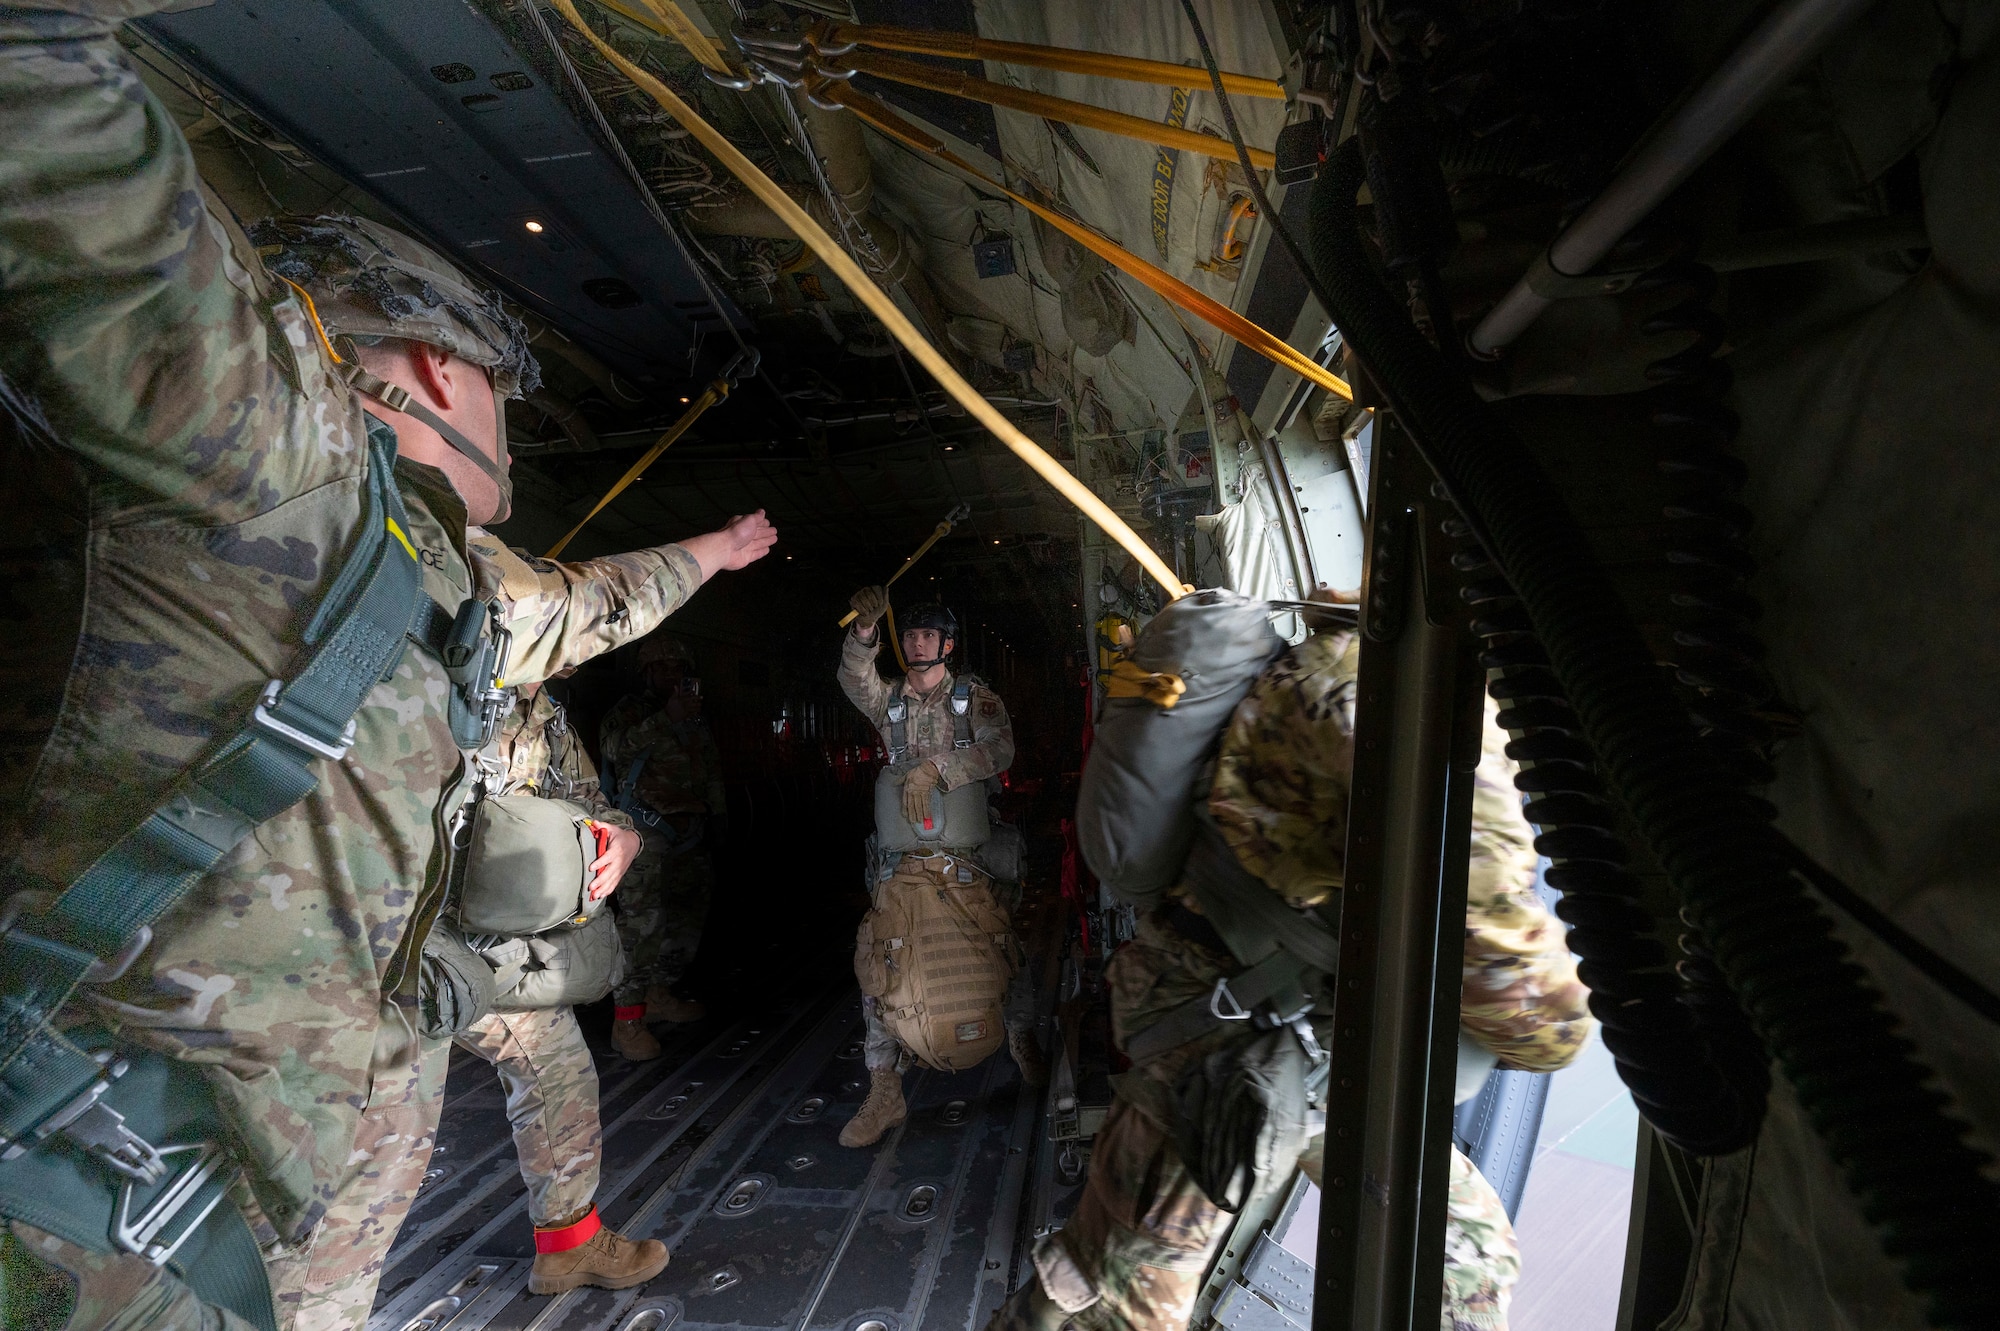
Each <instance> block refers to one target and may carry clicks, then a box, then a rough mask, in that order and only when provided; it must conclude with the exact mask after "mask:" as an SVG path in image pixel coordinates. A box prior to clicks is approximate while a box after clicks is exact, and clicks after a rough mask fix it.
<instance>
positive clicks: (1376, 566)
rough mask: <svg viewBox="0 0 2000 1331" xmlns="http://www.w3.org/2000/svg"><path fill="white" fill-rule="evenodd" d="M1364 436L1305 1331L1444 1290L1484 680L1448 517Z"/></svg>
mask: <svg viewBox="0 0 2000 1331" xmlns="http://www.w3.org/2000/svg"><path fill="white" fill-rule="evenodd" d="M1378 429H1379V430H1380V433H1379V434H1378V436H1377V444H1376V453H1375V465H1374V467H1373V471H1374V476H1373V486H1372V490H1373V494H1372V497H1371V499H1370V503H1369V513H1370V514H1371V516H1372V523H1371V527H1370V531H1369V539H1368V557H1367V577H1366V580H1365V583H1364V586H1365V589H1366V595H1365V598H1364V603H1363V611H1362V623H1363V632H1364V634H1365V637H1364V639H1363V643H1362V648H1361V671H1360V680H1359V685H1358V689H1357V708H1356V730H1355V758H1354V788H1353V797H1352V804H1351V807H1350V812H1349V830H1348V842H1347V886H1346V889H1345V891H1344V892H1343V893H1342V898H1343V900H1342V907H1341V939H1340V948H1341V957H1340V979H1339V982H1338V991H1337V994H1336V997H1335V1000H1334V1041H1333V1048H1332V1058H1333V1065H1332V1073H1331V1075H1332V1084H1331V1087H1330V1090H1329V1103H1328V1107H1327V1137H1326V1165H1325V1173H1324V1175H1323V1177H1324V1179H1325V1197H1324V1199H1323V1200H1322V1202H1321V1206H1320V1235H1319V1255H1318V1260H1317V1262H1316V1263H1315V1276H1316V1280H1315V1291H1314V1303H1313V1328H1314V1331H1429V1329H1430V1328H1432V1327H1435V1326H1436V1325H1437V1323H1438V1312H1439V1298H1440V1295H1441V1290H1442V1284H1443V1264H1444V1220H1445V1196H1446V1192H1447V1189H1448V1183H1449V1170H1450V1159H1451V1120H1452V1090H1453V1085H1454V1080H1455V1078H1454V1068H1455V1061H1456V1056H1457V1055H1456V1051H1457V1041H1458V1018H1457V1014H1458V987H1459V971H1460V967H1461V957H1462V947H1463V938H1464V932H1463V929H1462V928H1461V926H1460V921H1462V920H1463V919H1464V917H1465V876H1466V855H1467V847H1468V841H1469V835H1470V827H1471V810H1472V771H1473V768H1475V767H1476V766H1477V765H1478V759H1479V738H1480V731H1479V727H1480V720H1481V706H1482V703H1481V697H1480V682H1481V681H1480V674H1479V671H1478V669H1477V666H1476V663H1475V662H1474V660H1473V658H1472V652H1471V640H1470V638H1469V636H1468V635H1467V634H1466V633H1465V632H1464V629H1463V626H1462V622H1461V619H1462V614H1463V611H1462V608H1461V606H1460V604H1459V601H1458V597H1457V596H1456V594H1455V587H1456V579H1455V578H1454V577H1453V576H1452V573H1451V570H1450V567H1449V565H1448V563H1447V562H1446V558H1447V551H1446V550H1445V548H1444V541H1443V539H1442V536H1441V533H1440V529H1439V524H1440V522H1441V521H1442V520H1443V519H1444V518H1445V517H1446V516H1447V515H1448V514H1449V513H1450V512H1451V509H1450V506H1449V504H1448V503H1447V502H1446V501H1444V500H1441V499H1438V498H1435V497H1434V496H1433V495H1432V494H1431V491H1430V486H1431V481H1432V477H1431V475H1430V473H1429V472H1428V470H1427V469H1425V467H1424V466H1423V464H1422V462H1421V461H1420V460H1419V459H1418V458H1417V456H1416V452H1415V450H1414V449H1412V448H1411V447H1410V445H1409V442H1408V439H1407V438H1406V437H1405V436H1403V435H1402V434H1401V432H1400V430H1399V429H1398V428H1397V427H1396V426H1395V425H1394V424H1393V422H1392V421H1391V420H1390V418H1389V417H1388V416H1387V414H1386V413H1384V416H1383V418H1382V420H1381V421H1380V423H1379V424H1378Z"/></svg>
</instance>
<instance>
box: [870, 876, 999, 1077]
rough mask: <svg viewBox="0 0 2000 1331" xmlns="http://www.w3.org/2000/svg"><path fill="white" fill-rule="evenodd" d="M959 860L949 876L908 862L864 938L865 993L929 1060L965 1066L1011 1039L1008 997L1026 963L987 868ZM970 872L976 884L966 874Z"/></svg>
mask: <svg viewBox="0 0 2000 1331" xmlns="http://www.w3.org/2000/svg"><path fill="white" fill-rule="evenodd" d="M963 863H964V862H963V861H959V860H956V859H952V860H950V861H949V864H950V865H951V867H949V868H947V869H946V870H945V871H944V875H943V881H939V879H938V878H937V877H934V876H932V875H931V874H930V873H927V872H925V870H924V869H923V868H922V867H920V866H918V867H912V865H911V862H909V861H905V863H904V865H903V866H902V867H900V868H898V869H897V871H896V872H895V873H894V874H892V875H891V876H890V877H889V878H888V879H887V880H885V881H884V882H883V883H882V884H881V885H880V887H879V888H878V889H877V891H876V893H875V909H873V910H871V911H869V912H868V914H867V915H866V916H865V917H863V919H862V921H861V930H860V933H859V934H858V935H857V936H856V938H855V940H854V974H855V978H857V979H858V980H859V981H860V982H861V992H862V993H864V994H868V995H870V996H871V997H873V998H874V999H875V1000H876V1001H877V1003H878V1004H879V1010H880V1012H881V1015H882V1021H883V1024H884V1025H886V1026H887V1027H888V1028H889V1032H890V1034H892V1035H894V1036H895V1037H896V1038H897V1039H898V1040H900V1041H902V1043H903V1045H904V1047H905V1048H907V1049H909V1051H910V1052H911V1053H913V1054H915V1055H916V1056H917V1058H918V1060H919V1061H921V1062H922V1063H923V1064H924V1065H925V1066H926V1067H931V1068H936V1069H938V1070H939V1071H941V1072H962V1071H964V1070H965V1069H967V1068H970V1067H974V1066H976V1065H978V1064H979V1063H980V1062H982V1061H983V1060H984V1059H985V1058H986V1057H987V1056H988V1055H989V1054H991V1053H993V1052H994V1051H995V1050H996V1049H998V1048H1000V1046H1001V1045H1003V1044H1005V1043H1006V1042H1007V1031H1006V1027H1005V1025H1004V1024H1003V1022H1002V1020H1001V1012H1000V1008H1001V1003H1002V1001H1003V999H1004V998H1005V997H1006V993H1007V982H1008V981H1009V980H1011V979H1012V978H1013V976H1014V970H1015V967H1016V966H1017V965H1018V964H1019V960H1018V957H1017V954H1016V948H1015V943H1014V932H1013V929H1012V927H1011V926H1010V925H1009V924H1008V920H1007V912H1005V911H1004V910H1002V909H1000V906H999V904H998V903H997V902H995V901H994V899H993V891H992V887H991V885H990V883H989V881H988V879H987V877H986V875H985V874H983V873H980V872H978V871H977V870H975V869H972V868H971V866H970V865H965V866H964V868H963V869H961V868H960V865H961V864H963ZM962 878H969V879H970V881H961V879H962Z"/></svg>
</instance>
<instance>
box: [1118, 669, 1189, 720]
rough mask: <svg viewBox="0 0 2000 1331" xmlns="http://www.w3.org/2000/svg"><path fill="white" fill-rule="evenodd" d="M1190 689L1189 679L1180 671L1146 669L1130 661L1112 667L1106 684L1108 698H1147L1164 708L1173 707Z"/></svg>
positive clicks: (1166, 709)
mask: <svg viewBox="0 0 2000 1331" xmlns="http://www.w3.org/2000/svg"><path fill="white" fill-rule="evenodd" d="M1186 692H1187V681H1186V680H1183V679H1182V678H1181V677H1180V676H1179V675H1170V674H1167V673H1166V672H1164V671H1159V670H1147V669H1145V668H1144V667H1143V666H1139V665H1136V664H1134V663H1133V662H1131V661H1119V662H1118V663H1117V664H1116V665H1114V666H1112V667H1111V679H1110V681H1109V682H1108V683H1106V684H1105V686H1104V696H1105V697H1107V698H1144V699H1145V700H1146V701H1147V702H1149V703H1152V704H1153V705H1154V706H1155V707H1158V708H1159V709H1161V710H1162V711H1170V710H1172V708H1173V705H1174V704H1175V703H1177V702H1179V701H1180V700H1181V695H1182V694H1183V693H1186Z"/></svg>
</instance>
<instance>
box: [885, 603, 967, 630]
mask: <svg viewBox="0 0 2000 1331" xmlns="http://www.w3.org/2000/svg"><path fill="white" fill-rule="evenodd" d="M910 629H936V630H937V631H938V632H939V633H941V634H943V635H944V636H945V637H947V638H957V637H958V619H957V617H956V616H954V615H953V614H952V613H951V611H949V610H947V609H945V608H944V607H943V606H941V605H939V604H938V603H937V602H936V601H926V602H924V603H923V604H922V605H916V606H911V607H910V608H909V609H908V610H906V611H904V612H903V613H902V614H901V615H899V616H898V617H897V620H896V631H897V632H898V633H904V632H908V631H909V630H910Z"/></svg>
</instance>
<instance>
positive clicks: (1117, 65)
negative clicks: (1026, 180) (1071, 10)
mask: <svg viewBox="0 0 2000 1331" xmlns="http://www.w3.org/2000/svg"><path fill="white" fill-rule="evenodd" d="M815 35H816V36H817V34H815ZM850 42H851V43H853V44H854V45H856V46H868V47H873V48H874V49H875V50H877V51H906V52H909V53H911V54H913V55H941V56H946V57H948V58H951V59H955V60H991V61H995V62H996V63H999V64H1003V65H1029V66H1032V67H1034V68H1036V69H1055V70H1061V71H1063V72H1064V73H1068V74H1093V75H1096V76H1097V77H1099V78H1107V79H1118V80H1119V81H1121V82H1124V83H1151V84H1157V85H1158V86H1160V87H1163V88H1185V87H1188V86H1190V79H1189V70H1190V67H1189V66H1187V65H1175V64H1170V63H1168V62H1167V61H1165V60H1142V59H1140V58H1139V57H1137V56H1130V55H1113V54H1112V53H1110V52H1109V51H1079V50H1077V49H1076V48H1074V47H1069V46H1035V45H1032V44H1030V43H1028V42H998V41H993V40H992V39H990V38H986V37H979V36H975V35H974V34H972V33H960V32H934V31H932V30H930V29H928V28H899V27H895V26H893V25H890V24H869V23H836V24H831V25H828V26H827V28H826V29H825V35H824V36H823V37H819V38H818V40H817V42H816V44H817V45H820V46H844V45H846V44H848V43H850ZM828 58H829V59H837V58H838V57H828ZM1195 72H1196V73H1197V74H1198V73H1199V71H1195ZM1197 86H1198V85H1197ZM1222 88H1223V91H1224V92H1227V93H1228V94H1229V95H1230V96H1232V97H1261V98H1265V99H1267V100H1270V101H1279V102H1282V101H1284V100H1285V85H1284V84H1282V83H1280V82H1278V80H1276V79H1264V78H1258V77H1257V76H1256V75H1254V74H1230V73H1224V74H1223V76H1222Z"/></svg>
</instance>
